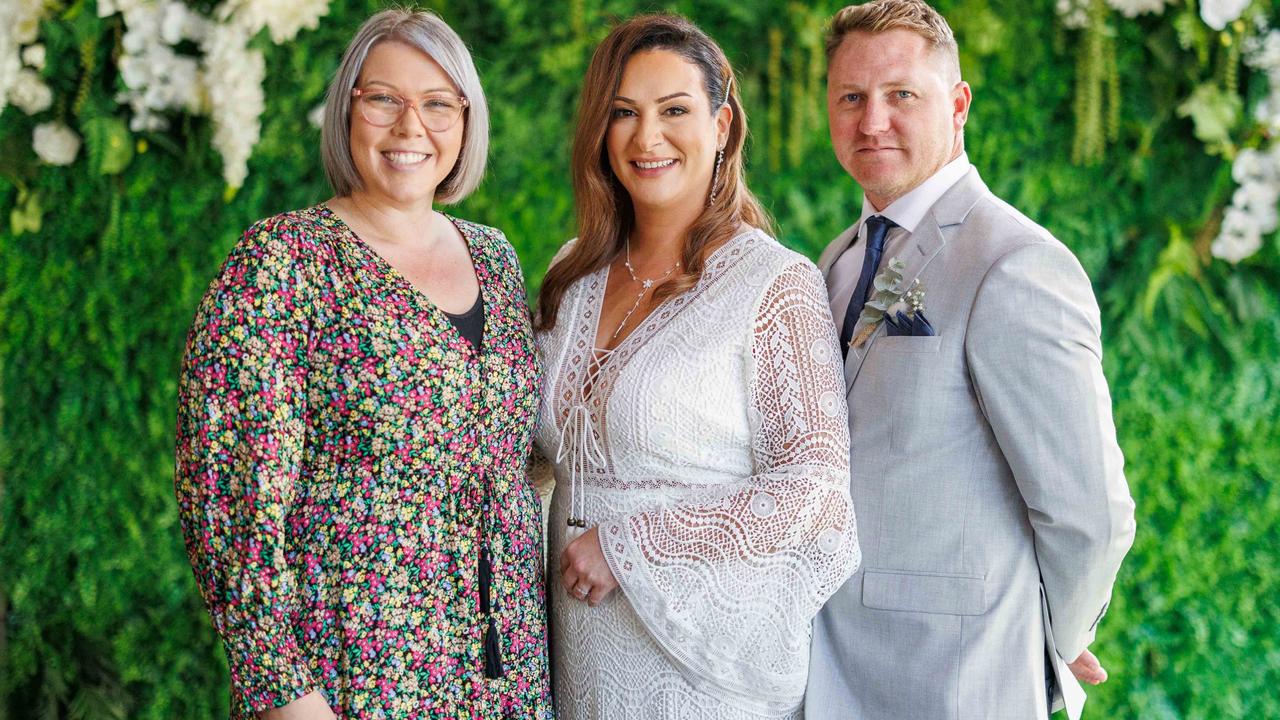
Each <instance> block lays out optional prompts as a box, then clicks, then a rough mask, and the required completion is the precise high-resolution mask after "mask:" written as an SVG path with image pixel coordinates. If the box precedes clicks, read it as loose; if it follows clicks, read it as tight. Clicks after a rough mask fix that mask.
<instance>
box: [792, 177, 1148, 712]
mask: <svg viewBox="0 0 1280 720" xmlns="http://www.w3.org/2000/svg"><path fill="white" fill-rule="evenodd" d="M856 229H857V228H856V227H855V228H849V229H848V230H847V231H845V233H843V234H842V235H841V236H840V237H839V238H837V239H836V240H835V241H834V242H832V243H831V245H830V246H829V247H828V248H827V250H826V251H825V252H824V253H823V256H822V258H821V260H820V262H819V266H820V268H821V269H822V270H823V272H824V273H825V272H829V270H830V268H831V265H832V263H834V261H835V259H836V257H837V256H838V255H839V254H840V251H841V250H842V249H843V248H845V247H847V246H848V244H849V242H850V241H851V239H852V238H853V237H855V235H856ZM898 256H899V257H900V259H902V260H903V261H904V262H905V264H906V272H905V273H904V278H905V280H906V281H907V282H910V280H911V279H912V278H919V280H920V282H921V284H922V286H923V287H924V289H925V305H926V308H925V315H926V316H927V317H928V318H929V320H930V322H931V323H932V325H933V327H934V329H935V330H936V332H937V335H936V336H934V337H888V336H886V335H885V333H884V329H883V327H881V328H880V329H879V330H877V332H876V334H875V335H873V336H872V338H871V339H870V341H868V342H867V343H866V344H865V345H863V346H862V347H861V348H860V349H856V350H851V351H850V353H849V358H848V361H847V362H846V365H845V380H846V382H847V384H848V389H849V430H850V436H851V448H850V453H851V464H852V471H851V478H850V482H851V488H852V494H853V501H854V507H855V508H856V509H857V513H858V530H859V533H858V534H859V540H860V542H861V545H862V567H861V568H860V569H859V570H858V572H857V573H856V574H855V575H854V576H853V577H852V578H850V580H849V581H848V582H847V583H846V584H845V585H844V586H843V587H842V588H841V589H840V590H839V591H838V592H837V593H836V594H835V596H833V597H832V598H831V599H830V600H829V601H828V603H827V605H826V606H825V607H824V608H823V609H822V611H821V612H820V613H819V615H818V617H817V619H816V620H815V621H814V637H813V646H812V662H811V666H810V675H809V686H808V691H807V694H806V698H805V713H806V717H807V718H809V720H826V719H828V718H831V719H836V718H839V719H841V720H916V719H921V720H949V719H957V720H961V719H962V720H985V719H987V718H1010V719H1014V718H1016V719H1017V720H1028V719H1030V718H1043V717H1046V716H1047V714H1048V711H1049V707H1050V703H1051V702H1052V703H1053V704H1054V705H1055V709H1056V708H1058V707H1062V706H1063V705H1064V704H1065V706H1066V708H1067V710H1068V713H1069V715H1070V717H1071V718H1072V720H1075V719H1076V718H1078V717H1079V714H1080V710H1081V707H1082V705H1083V703H1084V693H1083V691H1082V690H1081V689H1080V686H1079V684H1078V683H1077V682H1076V680H1075V679H1074V677H1072V675H1071V672H1070V670H1069V669H1067V667H1066V661H1069V660H1074V659H1075V658H1076V657H1077V656H1078V655H1079V654H1080V653H1081V652H1082V651H1083V650H1084V649H1085V648H1086V647H1087V646H1088V644H1089V643H1090V641H1092V639H1093V635H1094V631H1095V628H1096V627H1097V624H1098V620H1100V619H1101V617H1102V614H1103V613H1104V612H1105V610H1106V606H1107V602H1108V599H1109V598H1110V595H1111V588H1112V585H1113V583H1114V582H1115V577H1116V572H1117V570H1118V569H1119V567H1120V561H1121V559H1122V558H1123V557H1124V555H1125V553H1126V552H1128V549H1129V546H1130V545H1131V544H1132V543H1133V535H1134V528H1135V526H1134V519H1133V501H1132V499H1131V498H1130V496H1129V489H1128V485H1127V483H1126V481H1125V478H1124V472H1123V464H1124V460H1123V457H1122V455H1121V453H1120V448H1119V446H1118V445H1117V444H1116V439H1115V426H1114V425H1113V422H1112V417H1111V397H1110V394H1109V392H1108V390H1107V383H1106V380H1105V378H1104V377H1103V375H1102V362H1101V360H1102V346H1101V341H1100V339H1099V336H1100V322H1099V313H1098V306H1097V303H1096V301H1095V300H1094V296H1093V290H1092V288H1091V286H1090V284H1089V279H1088V277H1087V276H1086V275H1085V273H1084V270H1083V269H1082V268H1081V267H1080V264H1079V263H1078V262H1077V261H1076V258H1075V256H1073V255H1072V254H1071V252H1070V251H1069V250H1068V249H1067V248H1066V247H1065V246H1063V245H1062V244H1061V243H1060V242H1058V241H1057V240H1055V239H1054V238H1053V237H1052V236H1051V235H1050V234H1049V233H1048V232H1047V231H1045V230H1044V229H1043V228H1041V227H1039V226H1038V225H1036V224H1035V223H1033V222H1031V221H1030V220H1028V219H1027V218H1026V217H1024V216H1023V215H1022V214H1021V213H1019V212H1017V211H1016V210H1014V209H1013V208H1012V207H1010V206H1008V205H1007V204H1005V203H1004V202H1002V201H1001V200H999V199H998V198H996V197H995V196H994V195H992V194H991V192H990V191H989V190H988V189H987V187H986V185H984V184H983V182H982V180H981V179H980V178H979V177H978V173H977V172H976V171H975V170H972V169H971V170H970V171H969V173H968V174H967V175H966V176H965V177H964V178H963V179H961V180H960V181H959V182H958V183H956V185H954V186H953V187H952V188H951V189H950V190H948V191H947V193H946V194H945V195H943V197H942V198H941V199H940V200H939V201H938V202H937V203H936V204H935V205H934V207H933V208H932V209H931V210H930V211H929V213H928V214H927V215H926V216H925V218H924V220H923V221H922V222H921V224H920V226H919V227H918V228H917V229H916V231H915V232H914V233H913V234H912V235H911V237H909V238H908V239H907V245H906V246H905V247H904V248H903V250H902V251H901V252H899V253H898ZM887 259H888V258H886V261H887ZM883 264H884V263H882V266H883ZM856 281H857V278H848V277H828V278H827V282H828V285H829V286H830V287H831V289H832V290H833V291H836V290H839V289H840V287H841V286H842V285H844V284H850V283H855V282H856ZM833 294H834V292H833ZM841 319H842V318H836V322H837V323H839V322H840V321H841ZM1046 652H1047V653H1048V657H1050V658H1052V665H1053V671H1054V672H1056V675H1057V681H1058V688H1059V689H1058V692H1056V693H1055V698H1053V699H1052V700H1051V699H1049V698H1047V697H1046V691H1045V658H1046Z"/></svg>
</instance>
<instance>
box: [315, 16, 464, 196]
mask: <svg viewBox="0 0 1280 720" xmlns="http://www.w3.org/2000/svg"><path fill="white" fill-rule="evenodd" d="M388 41H396V42H402V43H404V44H406V45H409V46H411V47H415V48H417V49H418V50H421V51H422V52H424V53H426V54H427V56H428V57H430V58H431V59H432V60H435V61H436V63H437V64H439V65H440V67H441V68H442V69H443V70H444V72H445V74H446V75H448V76H449V79H450V80H452V81H453V84H454V85H455V86H457V88H458V92H459V94H461V95H462V96H463V97H465V98H467V100H469V101H470V105H469V106H468V107H467V108H466V109H465V110H464V111H463V115H462V123H463V129H462V150H461V151H459V153H458V160H457V162H456V163H455V164H454V166H453V169H452V170H450V171H449V174H448V175H447V176H446V177H445V179H444V180H443V181H442V182H441V183H440V186H439V187H437V188H436V193H435V200H436V201H437V202H440V203H443V204H452V203H457V202H461V201H462V200H463V199H464V198H466V197H467V196H468V195H470V194H471V192H472V191H473V190H475V189H476V186H478V185H479V184H480V180H481V179H482V178H483V177H484V166H485V162H486V160H487V159H488V156H489V106H488V104H487V103H485V100H484V90H482V89H481V88H480V75H479V74H478V73H476V66H475V63H474V62H472V60H471V53H470V52H468V51H467V46H466V45H465V44H464V43H463V42H462V38H460V37H458V34H457V33H456V32H454V31H453V28H451V27H449V26H448V25H447V24H445V21H443V20H441V19H440V17H439V16H437V15H436V14H435V13H433V12H430V11H426V10H406V9H399V8H397V9H391V10H383V11H382V12H379V13H377V14H376V15H374V16H373V17H371V18H369V19H368V20H366V21H365V22H364V25H361V26H360V29H359V30H358V31H357V32H356V36H355V37H354V38H352V39H351V44H350V45H347V50H346V52H345V53H343V54H342V63H341V64H340V65H339V66H338V71H337V72H336V73H335V74H334V76H333V82H331V83H330V84H329V91H328V93H327V94H326V95H325V100H324V123H323V124H322V126H321V128H320V145H321V148H320V153H321V158H322V159H323V161H324V174H325V176H326V177H328V179H329V185H330V186H332V187H333V192H334V193H335V194H336V195H337V196H338V197H347V196H349V195H351V193H352V192H353V191H356V190H360V189H362V188H363V187H364V183H363V182H361V180H360V173H359V172H358V171H357V170H356V165H355V161H353V160H352V159H351V90H352V89H353V88H354V87H355V86H356V81H357V80H359V79H360V70H361V69H362V68H363V67H364V61H365V59H366V58H367V57H369V50H370V49H372V48H373V46H374V45H377V44H378V43H381V42H388Z"/></svg>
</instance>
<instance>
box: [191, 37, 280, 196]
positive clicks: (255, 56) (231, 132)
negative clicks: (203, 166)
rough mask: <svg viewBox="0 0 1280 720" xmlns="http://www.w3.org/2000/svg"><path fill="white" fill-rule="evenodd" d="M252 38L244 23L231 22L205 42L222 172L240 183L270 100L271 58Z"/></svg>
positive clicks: (215, 141) (233, 184) (215, 142)
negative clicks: (265, 88)
mask: <svg viewBox="0 0 1280 720" xmlns="http://www.w3.org/2000/svg"><path fill="white" fill-rule="evenodd" d="M248 39H249V38H248V36H247V35H246V34H245V31H244V29H243V28H241V27H239V26H238V25H236V24H235V23H227V24H218V25H215V26H214V28H213V30H212V31H211V32H210V33H209V36H208V38H206V40H205V42H204V44H203V48H204V52H205V55H204V78H205V83H206V85H207V90H208V96H209V116H210V118H212V120H213V145H214V147H215V148H217V150H218V152H219V154H221V155H222V177H223V179H225V180H226V181H227V184H228V185H230V186H231V187H234V188H238V187H240V186H241V185H243V184H244V180H245V178H246V177H248V174H249V169H248V161H249V155H250V154H251V153H252V152H253V146H254V145H256V144H257V142H258V137H259V135H260V134H261V132H262V125H261V116H262V111H263V108H264V107H265V105H266V101H265V98H264V96H263V92H262V81H263V79H264V78H265V77H266V61H265V60H264V59H263V57H262V53H261V52H259V51H257V50H253V49H250V48H248V47H246V42H247V41H248Z"/></svg>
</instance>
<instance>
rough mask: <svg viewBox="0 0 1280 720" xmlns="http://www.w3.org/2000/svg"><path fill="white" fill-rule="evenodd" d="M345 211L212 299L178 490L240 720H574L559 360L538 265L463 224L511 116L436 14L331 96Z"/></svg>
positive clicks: (410, 19)
mask: <svg viewBox="0 0 1280 720" xmlns="http://www.w3.org/2000/svg"><path fill="white" fill-rule="evenodd" d="M322 140H323V159H324V167H325V172H326V174H327V175H328V178H329V181H330V183H331V184H332V186H333V189H334V192H335V197H334V198H333V199H331V200H329V201H328V202H326V203H323V204H321V205H317V206H315V207H310V208H307V209H304V210H297V211H292V212H287V213H284V214H281V215H277V216H275V217H272V218H269V219H267V220H263V221H261V222H259V223H257V224H255V225H254V226H253V227H251V228H250V229H249V230H248V231H247V232H246V233H245V234H244V237H243V238H242V239H241V241H240V243H239V244H238V245H237V246H236V247H235V249H234V250H233V251H232V252H231V255H230V257H229V258H228V259H227V261H226V263H225V264H224V265H223V267H222V270H221V272H220V274H219V275H218V277H217V279H216V280H214V282H213V284H212V286H211V287H210V288H209V290H208V292H207V293H206V295H205V296H204V299H203V301H202V302H201V303H200V306H199V309H198V311H197V314H196V318H195V322H194V324H193V326H192V329H191V334H190V336H189V339H188V344H187V352H186V356H185V359H184V363H183V369H182V378H181V384H180V390H179V410H178V447H177V478H176V490H177V496H178V502H179V507H180V514H181V519H182V527H183V531H184V534H185V538H186V542H187V549H188V552H189V554H190V558H191V563H192V567H193V568H194V570H195V575H196V579H197V581H198V584H199V586H200V590H201V593H202V595H203V597H204V600H205V603H206V605H207V606H208V609H209V612H210V615H211V616H212V619H213V624H214V627H215V628H216V629H217V631H218V633H219V634H220V635H221V637H222V640H223V643H224V646H225V649H226V653H227V658H228V664H229V667H230V671H231V684H232V699H231V705H232V717H233V718H237V719H240V718H272V719H275V718H333V717H341V718H459V717H466V718H477V719H488V718H495V719H496V718H509V717H520V718H550V717H551V714H552V711H551V701H550V695H549V685H548V677H547V650H546V634H545V616H544V597H543V581H542V562H541V551H542V539H541V528H540V515H539V513H540V506H539V503H538V500H537V498H536V495H535V493H534V491H533V489H532V488H531V486H530V485H529V483H528V482H527V480H526V474H525V466H526V458H527V456H528V453H529V447H530V442H531V436H532V432H533V425H534V422H535V414H536V410H537V407H538V400H539V396H538V387H537V380H538V366H537V363H536V358H535V353H534V349H533V343H532V337H531V333H530V327H529V316H528V308H527V305H526V300H525V294H524V279H523V277H522V276H521V272H520V266H519V264H518V262H517V260H516V255H515V252H514V251H513V250H512V247H511V245H510V244H509V243H508V242H507V240H506V238H505V237H504V236H503V234H502V233H501V232H500V231H498V230H496V229H494V228H490V227H485V226H483V225H478V224H476V223H472V222H468V221H465V220H461V219H458V218H454V217H450V216H448V215H446V214H444V213H442V212H440V211H439V210H438V208H437V205H439V204H447V203H454V202H458V201H459V200H461V199H462V198H464V197H466V196H467V194H469V193H470V192H471V191H472V190H474V189H475V187H476V185H477V184H478V183H479V182H480V178H481V175H482V173H483V170H484V164H485V155H486V151H487V145H488V114H487V109H486V106H485V100H484V95H483V93H482V91H481V88H480V83H479V78H478V76H477V74H476V70H475V67H474V65H473V63H472V60H471V57H470V56H469V54H468V53H467V49H466V47H465V45H463V43H462V41H461V40H460V39H459V38H458V36H457V35H456V34H455V33H454V32H453V31H452V30H451V29H450V28H449V27H448V26H447V25H445V23H444V22H443V21H441V20H440V19H439V18H438V17H436V16H435V15H433V14H430V13H426V12H410V11H405V10H388V11H385V12H381V13H378V14H377V15H375V16H373V17H372V18H370V19H369V20H368V21H367V22H366V23H365V24H364V26H363V27H361V28H360V30H359V31H358V32H357V34H356V36H355V38H354V39H353V40H352V41H351V44H350V45H349V46H348V48H347V51H346V53H345V55H344V57H343V59H342V63H341V66H340V67H339V69H338V71H337V74H336V76H335V78H334V80H333V83H332V85H331V86H330V88H329V93H328V96H327V98H326V108H325V115H324V126H323V130H322Z"/></svg>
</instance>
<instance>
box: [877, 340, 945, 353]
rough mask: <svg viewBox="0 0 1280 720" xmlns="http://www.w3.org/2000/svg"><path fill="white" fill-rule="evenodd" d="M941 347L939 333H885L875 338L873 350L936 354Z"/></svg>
mask: <svg viewBox="0 0 1280 720" xmlns="http://www.w3.org/2000/svg"><path fill="white" fill-rule="evenodd" d="M941 347H942V336H941V335H886V336H884V337H881V338H879V339H877V340H876V343H875V345H874V346H873V348H872V349H873V350H874V351H876V352H885V353H925V354H932V355H936V354H937V353H938V349H939V348H941Z"/></svg>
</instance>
